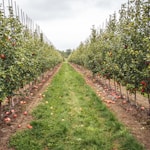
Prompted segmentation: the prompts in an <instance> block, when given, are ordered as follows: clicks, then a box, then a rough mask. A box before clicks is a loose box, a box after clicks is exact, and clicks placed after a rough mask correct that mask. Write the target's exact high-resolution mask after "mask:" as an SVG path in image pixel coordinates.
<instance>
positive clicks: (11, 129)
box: [0, 66, 150, 150]
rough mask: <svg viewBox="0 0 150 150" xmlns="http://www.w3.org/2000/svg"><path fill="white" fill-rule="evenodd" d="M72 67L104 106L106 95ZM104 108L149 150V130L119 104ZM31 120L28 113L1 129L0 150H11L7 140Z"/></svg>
mask: <svg viewBox="0 0 150 150" xmlns="http://www.w3.org/2000/svg"><path fill="white" fill-rule="evenodd" d="M73 67H74V68H75V70H77V71H78V72H79V73H80V74H82V75H83V77H84V79H85V81H86V83H87V84H88V85H90V86H91V87H92V88H93V89H94V91H95V93H97V95H98V96H99V97H100V98H101V99H102V100H103V103H104V104H105V100H107V99H108V97H107V94H105V95H104V94H103V93H102V92H100V91H99V87H98V86H96V84H95V83H94V82H93V81H92V80H90V79H89V78H87V76H86V75H85V70H81V69H78V68H77V67H76V66H73ZM59 69H60V67H59V68H58V69H57V70H56V71H55V74H54V75H56V73H57V72H58V71H59ZM54 75H53V76H51V78H50V79H49V80H48V81H47V82H46V83H45V84H44V85H43V87H42V89H41V90H40V91H38V92H37V93H36V94H35V95H34V99H33V101H32V102H31V103H29V104H28V112H31V111H32V110H33V108H35V107H36V106H37V105H38V104H39V103H40V102H41V100H42V97H41V94H42V93H43V92H44V91H45V90H46V88H47V87H48V85H49V84H50V83H51V80H52V78H53V77H54ZM72 94H73V93H72ZM72 96H74V95H72ZM69 105H74V106H75V107H74V111H75V112H76V111H77V112H78V111H79V112H80V111H82V108H80V109H81V110H76V107H77V106H76V104H75V103H72V104H69ZM106 106H107V107H108V109H109V110H110V111H111V112H112V113H113V114H114V115H115V116H116V118H117V119H118V120H119V121H120V122H122V123H123V124H124V125H125V126H126V127H127V128H128V129H129V131H130V132H131V133H132V134H133V136H134V137H135V138H136V139H137V140H138V141H139V143H141V144H143V145H144V146H145V148H146V149H147V150H150V140H149V139H150V130H149V129H147V128H146V127H144V126H143V125H142V124H141V123H140V122H139V121H138V120H137V119H136V118H135V117H134V116H132V115H131V114H130V113H128V112H127V111H126V110H125V109H124V108H123V107H121V106H120V104H119V102H118V103H117V102H116V103H115V104H110V105H107V104H106ZM72 113H74V112H72ZM73 115H74V114H73ZM32 120H33V117H32V115H31V114H30V113H29V114H28V115H27V116H20V117H18V118H17V122H16V123H15V124H12V125H11V126H8V127H6V128H5V129H3V130H2V131H4V133H5V134H3V133H2V132H1V130H0V150H7V149H9V150H12V149H11V148H8V147H7V145H8V141H9V138H10V137H11V135H13V134H14V133H15V132H17V131H21V130H24V129H26V128H27V124H29V123H30V122H31V121H32ZM18 123H19V124H20V125H21V128H18V126H17V125H18ZM81 126H82V124H81ZM89 130H93V129H92V128H91V129H89ZM78 140H79V141H80V140H81V139H78ZM85 150H86V149H85ZM91 150H92V149H91ZM93 150H94V149H93ZM112 150H119V148H118V149H117V146H116V147H115V146H114V148H113V149H112Z"/></svg>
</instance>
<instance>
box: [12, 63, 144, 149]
mask: <svg viewBox="0 0 150 150" xmlns="http://www.w3.org/2000/svg"><path fill="white" fill-rule="evenodd" d="M33 116H34V120H33V121H32V122H31V125H32V126H33V129H30V130H25V131H22V132H18V133H17V134H16V135H14V136H13V137H12V138H11V140H10V146H12V147H15V149H16V150H143V149H144V148H143V147H142V146H141V145H140V144H138V143H137V142H136V140H135V139H134V138H133V137H132V136H131V134H129V133H128V131H127V130H126V128H125V127H123V125H122V124H120V123H119V122H118V121H117V120H116V118H115V117H114V116H113V114H112V113H110V112H109V111H108V110H107V108H106V107H105V105H104V104H102V102H101V101H100V99H99V98H98V97H97V96H96V94H95V93H94V92H93V90H92V89H91V88H90V87H89V86H87V85H86V83H85V81H84V79H83V78H82V77H81V75H79V74H78V73H77V72H76V71H75V70H74V69H73V68H72V67H71V66H70V65H69V64H68V63H64V64H63V65H62V68H61V69H60V71H59V72H58V74H57V75H56V76H55V77H54V79H53V81H52V83H51V85H50V86H49V88H48V89H47V91H46V92H45V98H44V99H43V101H42V103H41V104H40V105H39V106H38V107H37V108H36V109H35V110H34V111H33Z"/></svg>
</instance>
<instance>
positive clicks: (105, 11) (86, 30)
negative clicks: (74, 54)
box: [16, 0, 127, 50]
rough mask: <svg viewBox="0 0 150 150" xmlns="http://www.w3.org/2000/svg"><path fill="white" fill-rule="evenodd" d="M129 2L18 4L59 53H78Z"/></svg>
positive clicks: (31, 0) (28, 0)
mask: <svg viewBox="0 0 150 150" xmlns="http://www.w3.org/2000/svg"><path fill="white" fill-rule="evenodd" d="M126 2H127V0H16V3H17V5H19V7H20V8H22V10H23V11H24V12H25V13H26V14H27V15H28V16H29V17H30V18H31V19H33V21H34V22H35V23H37V24H38V25H39V26H40V27H41V29H42V31H43V32H44V34H45V35H46V36H47V37H48V39H49V40H50V41H51V42H52V44H53V45H54V46H55V47H56V48H57V49H59V50H66V49H75V48H76V47H77V46H78V45H79V44H80V42H81V41H85V40H86V39H87V38H88V37H89V35H90V33H91V28H92V25H95V27H96V28H99V27H100V26H102V25H103V24H104V23H105V22H106V19H108V18H109V15H112V14H113V13H114V11H116V12H117V13H118V10H120V8H121V4H123V3H126Z"/></svg>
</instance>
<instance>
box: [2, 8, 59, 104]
mask: <svg viewBox="0 0 150 150" xmlns="http://www.w3.org/2000/svg"><path fill="white" fill-rule="evenodd" d="M8 8H9V15H8V16H6V15H5V10H4V9H3V8H2V7H0V103H1V102H2V101H3V100H4V98H5V97H9V96H13V95H14V94H15V92H16V91H17V90H18V89H19V88H21V87H23V86H24V85H26V84H28V83H30V82H31V81H33V80H36V79H37V78H38V77H39V76H40V75H42V73H44V72H46V71H47V70H49V69H51V68H53V67H54V66H55V65H57V64H58V63H60V62H61V61H62V56H61V54H60V53H59V52H58V51H56V49H55V47H54V46H53V45H52V44H51V43H48V42H46V41H45V40H44V35H43V33H39V31H38V29H35V31H34V32H33V31H31V30H30V28H28V26H26V25H23V24H22V23H21V21H20V19H19V16H15V15H14V10H13V7H12V6H9V7H8Z"/></svg>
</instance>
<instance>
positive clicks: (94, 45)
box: [69, 0, 150, 103]
mask: <svg viewBox="0 0 150 150" xmlns="http://www.w3.org/2000/svg"><path fill="white" fill-rule="evenodd" d="M149 12H150V3H149V0H129V1H128V3H126V4H123V5H122V7H121V9H120V10H119V18H118V17H117V15H116V13H114V14H113V15H111V16H110V18H109V21H108V22H107V25H106V27H105V29H100V30H96V29H95V27H94V26H93V28H92V32H91V35H90V37H89V38H88V40H86V41H85V42H82V43H81V44H80V45H79V47H78V48H77V49H76V50H74V51H73V53H72V54H71V56H70V58H69V61H70V62H73V63H76V64H79V65H83V66H84V67H87V68H88V69H90V70H91V71H92V72H93V74H99V75H101V77H104V78H107V79H114V80H115V81H116V82H117V83H119V84H122V85H125V86H126V87H127V90H129V91H130V92H132V93H134V94H135V95H136V91H137V90H140V91H141V92H142V93H147V95H148V100H149V103H150V20H149V19H150V14H149ZM117 18H118V19H117Z"/></svg>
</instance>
